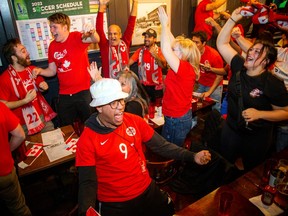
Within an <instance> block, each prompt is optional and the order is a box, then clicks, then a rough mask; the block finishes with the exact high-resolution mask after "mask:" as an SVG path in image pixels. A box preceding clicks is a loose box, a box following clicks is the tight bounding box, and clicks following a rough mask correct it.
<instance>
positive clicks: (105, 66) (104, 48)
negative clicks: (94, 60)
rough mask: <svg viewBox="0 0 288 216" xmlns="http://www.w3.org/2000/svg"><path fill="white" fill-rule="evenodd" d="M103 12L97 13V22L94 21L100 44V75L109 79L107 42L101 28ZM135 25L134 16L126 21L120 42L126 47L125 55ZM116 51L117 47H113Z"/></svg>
mask: <svg viewBox="0 0 288 216" xmlns="http://www.w3.org/2000/svg"><path fill="white" fill-rule="evenodd" d="M103 22H104V19H103V12H98V14H97V20H96V31H97V33H98V34H99V37H100V42H99V43H98V44H99V47H100V54H101V61H102V73H103V77H105V78H109V40H108V39H107V38H106V35H105V32H104V28H103ZM135 23H136V16H130V17H129V19H128V25H127V28H126V30H125V32H124V34H123V35H122V38H121V40H123V41H124V42H125V44H126V46H127V49H128V50H127V51H128V52H127V53H129V52H130V50H129V49H130V45H131V42H132V35H133V31H134V27H135ZM115 48H116V50H118V46H117V47H115ZM127 59H129V56H127Z"/></svg>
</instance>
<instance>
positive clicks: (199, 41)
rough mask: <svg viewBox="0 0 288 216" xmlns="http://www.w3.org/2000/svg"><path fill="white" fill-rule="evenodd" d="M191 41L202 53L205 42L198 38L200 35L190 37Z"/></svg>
mask: <svg viewBox="0 0 288 216" xmlns="http://www.w3.org/2000/svg"><path fill="white" fill-rule="evenodd" d="M192 41H193V42H194V43H195V44H196V46H197V48H198V50H199V51H200V52H201V53H203V52H204V47H205V43H202V41H201V40H200V37H195V36H193V37H192Z"/></svg>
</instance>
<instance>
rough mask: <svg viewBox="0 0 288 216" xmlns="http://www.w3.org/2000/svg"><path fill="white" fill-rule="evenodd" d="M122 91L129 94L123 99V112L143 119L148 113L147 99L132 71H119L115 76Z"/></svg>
mask: <svg viewBox="0 0 288 216" xmlns="http://www.w3.org/2000/svg"><path fill="white" fill-rule="evenodd" d="M117 79H118V81H119V82H120V83H121V87H122V91H124V92H126V93H128V94H129V96H128V97H127V98H125V102H126V106H125V112H129V113H133V114H135V115H139V116H141V117H143V118H144V117H145V115H146V114H147V113H148V104H149V97H148V95H147V93H146V92H145V90H144V88H143V87H142V85H141V83H140V81H139V79H138V77H137V75H136V74H135V73H134V72H133V71H121V72H119V73H118V75H117Z"/></svg>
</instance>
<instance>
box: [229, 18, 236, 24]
mask: <svg viewBox="0 0 288 216" xmlns="http://www.w3.org/2000/svg"><path fill="white" fill-rule="evenodd" d="M229 19H231V20H232V21H233V22H234V23H237V22H236V21H235V20H234V19H233V18H232V17H230V18H229Z"/></svg>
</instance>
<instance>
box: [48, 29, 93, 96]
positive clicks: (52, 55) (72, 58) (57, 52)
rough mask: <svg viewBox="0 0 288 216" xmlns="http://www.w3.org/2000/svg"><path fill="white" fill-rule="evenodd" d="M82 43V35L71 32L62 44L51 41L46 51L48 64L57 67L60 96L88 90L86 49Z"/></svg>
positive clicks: (88, 77)
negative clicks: (53, 64)
mask: <svg viewBox="0 0 288 216" xmlns="http://www.w3.org/2000/svg"><path fill="white" fill-rule="evenodd" d="M88 46H89V43H83V42H82V33H80V32H71V33H69V36H68V38H67V40H66V41H65V42H63V43H59V42H56V41H52V42H51V43H50V46H49V51H48V62H49V63H52V62H54V63H55V65H56V67H57V75H58V79H59V93H60V94H75V93H78V92H80V91H83V90H87V89H89V88H90V75H89V72H88V70H87V67H88V66H89V61H88V53H87V48H88Z"/></svg>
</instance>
